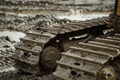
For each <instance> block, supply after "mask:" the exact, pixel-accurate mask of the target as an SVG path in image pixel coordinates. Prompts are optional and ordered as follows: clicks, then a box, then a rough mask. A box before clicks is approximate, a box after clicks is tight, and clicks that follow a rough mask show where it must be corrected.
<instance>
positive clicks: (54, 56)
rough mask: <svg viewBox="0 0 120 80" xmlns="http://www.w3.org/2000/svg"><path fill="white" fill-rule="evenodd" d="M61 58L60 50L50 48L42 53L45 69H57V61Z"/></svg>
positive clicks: (42, 62) (42, 63)
mask: <svg viewBox="0 0 120 80" xmlns="http://www.w3.org/2000/svg"><path fill="white" fill-rule="evenodd" d="M60 58H61V52H60V50H59V49H57V48H55V47H52V46H49V47H46V48H45V49H44V50H43V52H42V53H41V65H42V67H43V68H44V69H56V67H57V63H56V61H57V60H59V59H60Z"/></svg>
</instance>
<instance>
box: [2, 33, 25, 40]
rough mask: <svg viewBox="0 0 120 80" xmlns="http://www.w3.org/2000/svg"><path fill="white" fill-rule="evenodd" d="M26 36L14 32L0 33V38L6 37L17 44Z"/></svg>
mask: <svg viewBox="0 0 120 80" xmlns="http://www.w3.org/2000/svg"><path fill="white" fill-rule="evenodd" d="M25 35H26V34H25V33H22V32H15V31H1V32H0V37H2V36H8V37H9V38H10V40H11V41H15V42H19V41H20V38H22V37H24V36H25Z"/></svg>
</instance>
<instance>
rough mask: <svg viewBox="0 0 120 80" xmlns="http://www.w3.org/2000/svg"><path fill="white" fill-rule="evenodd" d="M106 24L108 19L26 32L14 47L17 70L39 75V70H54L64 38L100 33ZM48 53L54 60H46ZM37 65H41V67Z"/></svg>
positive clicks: (97, 19)
mask: <svg viewBox="0 0 120 80" xmlns="http://www.w3.org/2000/svg"><path fill="white" fill-rule="evenodd" d="M107 23H108V18H106V17H103V18H96V19H92V20H86V21H79V22H72V23H68V24H65V25H61V26H53V27H49V26H48V27H40V28H39V30H33V31H31V32H27V33H26V37H24V38H21V39H20V40H21V42H20V43H19V45H16V46H15V48H16V54H15V55H14V56H13V58H14V59H15V60H16V63H17V65H16V66H17V68H18V69H22V70H24V71H27V72H30V73H34V74H40V73H41V72H42V71H41V72H39V70H41V69H42V68H44V69H48V67H49V68H50V70H52V69H53V70H54V69H55V67H56V62H55V61H56V60H58V59H60V52H59V51H61V50H62V49H61V43H62V41H64V39H65V38H67V39H69V38H70V37H74V36H80V35H83V34H92V33H96V32H99V31H102V30H104V29H106V25H107ZM95 28H96V29H95ZM54 47H55V48H54ZM49 50H51V51H55V52H57V53H58V54H56V53H53V52H51V51H49ZM46 51H47V52H48V54H46ZM44 53H45V54H44ZM49 53H51V55H54V56H53V57H52V58H54V59H55V60H52V59H49V60H48V57H49V56H51V55H50V54H49ZM94 53H96V52H94ZM99 54H101V53H99ZM41 56H42V57H41ZM46 56H47V57H46ZM103 56H104V54H103ZM106 56H107V54H106ZM40 57H41V58H40ZM41 59H42V60H41ZM89 62H90V61H89ZM42 63H43V64H42ZM45 63H46V64H45ZM53 63H54V65H53ZM94 63H97V64H101V65H102V63H100V62H94ZM21 64H23V65H24V66H23V65H22V66H21ZM39 64H40V65H41V67H40V65H39ZM50 64H52V65H50ZM30 66H31V67H30ZM23 67H24V68H23ZM28 67H29V68H28ZM46 67H47V68H46ZM51 68H52V69H51ZM33 69H34V71H33ZM44 69H43V70H44ZM48 71H49V70H48Z"/></svg>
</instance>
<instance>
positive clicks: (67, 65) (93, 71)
mask: <svg viewBox="0 0 120 80" xmlns="http://www.w3.org/2000/svg"><path fill="white" fill-rule="evenodd" d="M104 36H105V35H104ZM119 57H120V34H117V33H114V34H110V35H107V36H105V37H97V38H94V39H92V40H88V41H87V42H79V43H78V45H77V46H70V47H69V50H68V51H67V52H64V53H62V58H61V59H60V60H59V61H57V64H58V65H59V66H58V67H57V70H56V72H55V73H54V75H56V76H57V77H60V78H62V79H65V80H110V79H111V80H120V78H119V76H118V75H119V69H120V63H119V61H120V60H119V59H117V58H119ZM115 64H116V65H115ZM114 67H117V68H114ZM113 68H114V69H115V70H116V71H117V72H118V75H117V74H116V73H115V71H114V70H113ZM62 72H64V73H63V74H61V73H62ZM108 74H109V75H110V76H108ZM116 75H117V76H116ZM113 76H116V77H113Z"/></svg>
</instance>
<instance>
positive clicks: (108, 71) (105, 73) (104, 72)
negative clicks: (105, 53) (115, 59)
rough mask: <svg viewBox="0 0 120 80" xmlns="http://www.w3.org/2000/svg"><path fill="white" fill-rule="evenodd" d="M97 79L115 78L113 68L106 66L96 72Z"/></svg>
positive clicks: (108, 79)
mask: <svg viewBox="0 0 120 80" xmlns="http://www.w3.org/2000/svg"><path fill="white" fill-rule="evenodd" d="M98 80H116V73H115V70H114V69H113V68H112V67H111V66H106V67H104V68H102V69H101V70H100V72H99V73H98Z"/></svg>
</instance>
